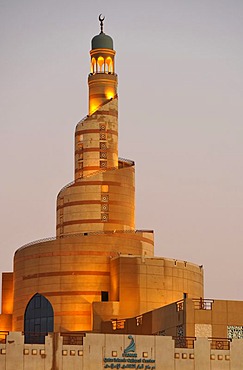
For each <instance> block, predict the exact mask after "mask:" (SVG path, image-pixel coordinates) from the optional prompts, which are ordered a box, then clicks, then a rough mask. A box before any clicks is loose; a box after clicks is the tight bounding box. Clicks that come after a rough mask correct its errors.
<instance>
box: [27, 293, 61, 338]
mask: <svg viewBox="0 0 243 370" xmlns="http://www.w3.org/2000/svg"><path fill="white" fill-rule="evenodd" d="M53 330H54V314H53V308H52V305H51V303H50V302H49V301H48V299H46V298H45V297H44V296H43V295H41V294H39V293H37V294H35V295H34V296H33V297H32V298H31V300H30V301H29V303H28V305H27V307H26V310H25V314H24V333H25V343H40V344H42V343H45V336H46V335H47V333H50V332H53Z"/></svg>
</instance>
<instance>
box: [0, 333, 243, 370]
mask: <svg viewBox="0 0 243 370" xmlns="http://www.w3.org/2000/svg"><path fill="white" fill-rule="evenodd" d="M181 343H183V342H181ZM213 343H214V342H213V339H210V340H209V339H207V338H194V340H193V341H191V342H186V341H184V346H182V344H181V348H178V342H177V341H174V340H173V339H172V337H162V336H142V335H141V336H139V335H137V336H128V335H113V334H88V333H87V334H85V333H70V334H68V335H66V336H62V335H61V334H60V333H55V334H52V335H49V336H47V337H46V338H45V344H24V337H23V335H22V334H21V333H19V332H12V333H9V335H8V336H6V337H5V336H1V341H0V370H15V369H21V370H33V369H35V370H43V369H53V370H57V369H58V370H82V369H83V370H96V369H100V370H102V369H120V368H121V369H122V368H133V369H144V370H145V369H148V370H155V369H157V370H165V369H166V370H209V369H211V370H218V369H224V370H239V369H242V364H243V341H242V340H239V339H233V340H232V342H228V343H229V344H228V347H227V349H221V350H219V349H214V348H213V347H214V346H213ZM130 346H132V347H133V348H132V349H133V351H132V350H130V351H129V347H130ZM130 348H131V347H130Z"/></svg>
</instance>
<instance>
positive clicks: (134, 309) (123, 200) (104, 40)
mask: <svg viewBox="0 0 243 370" xmlns="http://www.w3.org/2000/svg"><path fill="white" fill-rule="evenodd" d="M99 20H100V23H101V30H100V33H99V34H98V35H96V36H95V37H93V39H92V41H91V51H90V66H91V70H90V73H89V76H88V87H89V108H88V115H87V116H86V117H85V118H84V119H82V120H81V121H80V122H78V124H77V126H76V130H75V153H74V156H75V169H74V181H73V182H71V183H69V184H68V185H66V186H64V188H62V189H61V190H60V192H59V194H58V196H57V212H56V220H57V222H56V237H54V238H49V239H45V240H41V241H37V242H32V243H29V244H27V245H25V246H23V247H21V248H19V249H18V250H17V251H16V252H15V256H14V272H13V273H10V274H9V276H8V281H7V282H5V283H3V291H4V292H5V293H4V294H5V296H6V297H7V293H9V295H8V296H9V297H10V296H11V297H12V298H9V302H10V305H9V306H8V309H7V308H6V309H5V308H4V310H5V311H6V312H5V313H4V312H3V314H5V316H6V320H8V321H6V322H8V323H7V324H6V325H5V327H4V328H5V329H6V330H14V331H22V330H24V331H25V332H31V333H32V332H40V331H41V332H48V331H56V332H62V331H80V330H82V331H83V330H94V331H100V330H101V322H102V321H103V320H110V319H111V318H113V319H114V318H126V317H132V316H136V315H140V314H141V313H143V312H146V311H149V310H152V309H154V308H158V307H160V306H163V305H165V304H168V303H171V302H173V301H175V300H179V299H181V298H182V297H183V293H187V294H188V296H192V297H200V296H203V272H202V270H201V268H200V267H199V266H197V265H194V264H191V263H185V262H184V261H183V262H180V261H176V262H175V261H174V260H171V259H166V258H156V257H154V241H153V231H151V230H136V229H135V184H134V176H135V164H134V162H133V161H131V160H125V159H121V158H119V157H118V96H117V74H116V71H115V50H114V49H113V40H112V38H111V37H110V36H108V35H106V34H105V33H104V31H103V21H104V18H102V16H100V17H99ZM6 292H7V293H6ZM11 294H12V295H11ZM6 300H7V298H6ZM5 303H6V301H5ZM5 306H6V307H7V305H6V304H5ZM5 306H4V307H5ZM2 317H3V316H2ZM0 324H1V317H0Z"/></svg>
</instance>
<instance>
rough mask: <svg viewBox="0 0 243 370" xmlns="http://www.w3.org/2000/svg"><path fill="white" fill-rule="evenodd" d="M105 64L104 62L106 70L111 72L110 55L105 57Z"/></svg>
mask: <svg viewBox="0 0 243 370" xmlns="http://www.w3.org/2000/svg"><path fill="white" fill-rule="evenodd" d="M105 64H106V72H107V73H109V72H110V73H113V62H112V59H111V57H107V58H106V61H105Z"/></svg>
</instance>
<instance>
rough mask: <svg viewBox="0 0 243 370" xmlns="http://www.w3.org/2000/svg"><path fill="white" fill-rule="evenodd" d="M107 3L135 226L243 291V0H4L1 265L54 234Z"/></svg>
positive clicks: (168, 251)
mask: <svg viewBox="0 0 243 370" xmlns="http://www.w3.org/2000/svg"><path fill="white" fill-rule="evenodd" d="M99 13H102V14H104V15H105V16H106V19H105V24H104V31H105V33H107V34H109V35H110V36H112V37H113V40H114V45H115V49H116V51H117V56H116V72H117V73H118V76H119V135H120V136H119V138H120V141H119V148H120V150H119V156H120V157H123V158H128V159H133V160H134V161H135V162H136V227H137V229H153V230H154V231H155V254H156V255H157V256H161V257H162V256H163V257H168V258H176V259H181V260H186V261H190V262H194V263H198V264H200V265H201V264H202V265H203V266H204V269H205V297H207V298H221V299H236V300H243V289H242V286H243V119H242V118H243V103H242V98H243V1H242V0H227V1H226V0H200V1H198V0H166V1H164V0H158V1H155V0H150V1H142V0H141V1H138V0H122V1H119V2H118V1H115V0H113V1H110V0H102V1H98V0H93V1H84V0H83V1H82V0H68V1H67V0H48V1H47V0H42V1H37V0H0V50H1V59H0V82H1V85H0V86H1V88H0V122H1V135H0V161H1V162H0V168H1V185H0V204H1V207H0V221H1V223H0V225H1V245H0V271H11V270H12V257H13V254H14V251H15V250H16V249H17V248H19V247H21V246H22V245H23V244H25V243H28V242H30V241H33V240H36V239H40V238H46V237H49V236H55V202H56V195H57V193H58V192H59V190H60V189H61V188H62V187H63V186H64V185H65V184H66V183H68V182H70V181H72V180H73V139H74V129H75V125H76V123H77V122H78V121H79V120H80V119H81V118H82V117H83V116H85V115H86V114H87V106H88V102H87V93H88V89H87V75H88V73H89V50H90V40H91V38H92V37H93V36H94V35H96V34H97V33H99V23H98V15H99Z"/></svg>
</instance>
